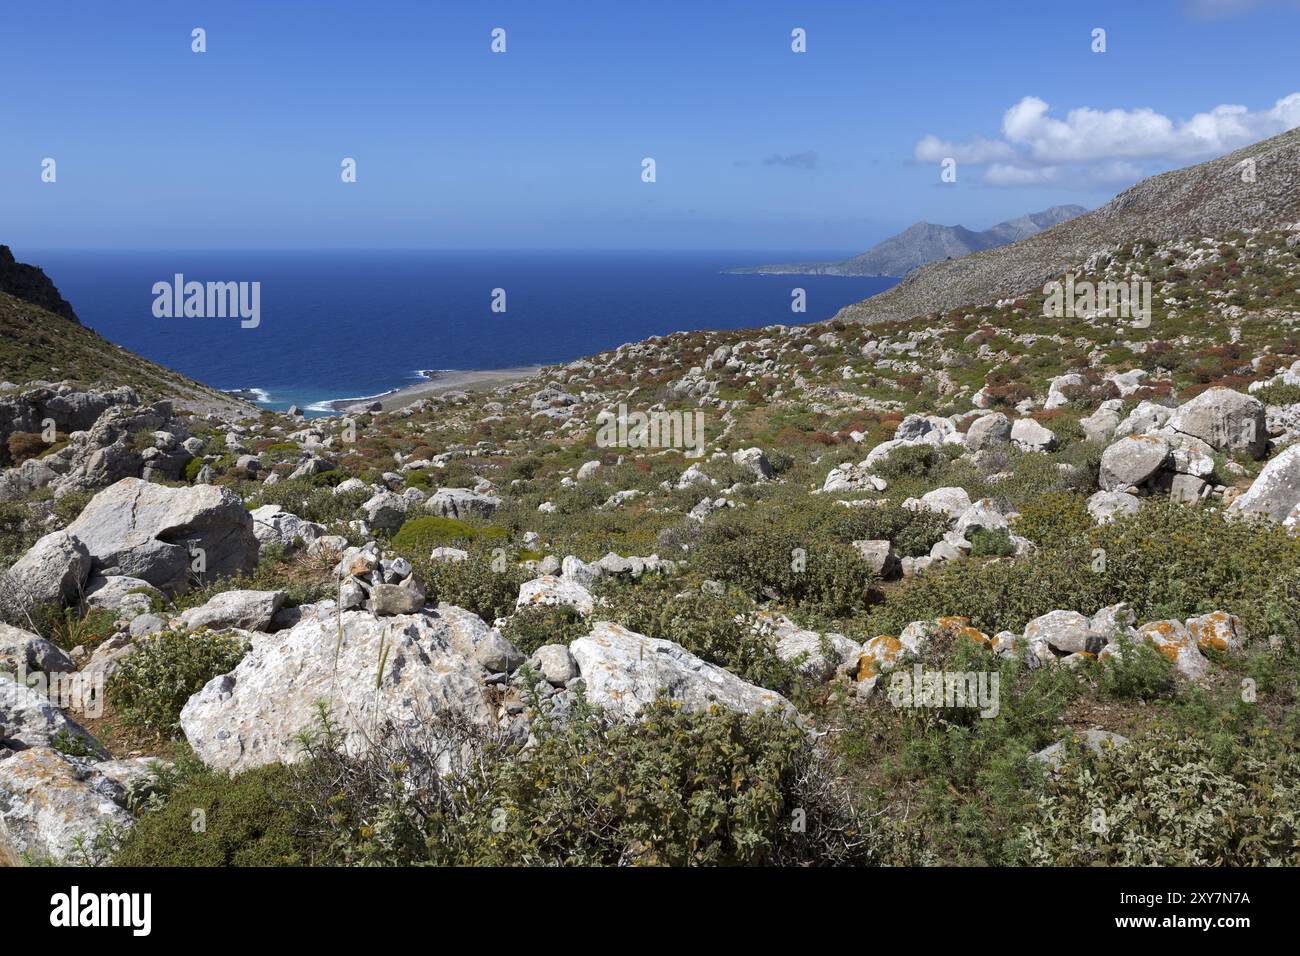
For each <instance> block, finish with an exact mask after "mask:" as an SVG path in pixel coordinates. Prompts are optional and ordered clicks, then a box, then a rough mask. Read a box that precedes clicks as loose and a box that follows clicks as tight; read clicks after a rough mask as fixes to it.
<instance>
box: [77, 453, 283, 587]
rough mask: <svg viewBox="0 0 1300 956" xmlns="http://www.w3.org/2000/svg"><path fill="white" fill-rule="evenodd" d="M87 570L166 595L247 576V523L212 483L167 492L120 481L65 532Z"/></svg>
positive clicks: (251, 550) (253, 561)
mask: <svg viewBox="0 0 1300 956" xmlns="http://www.w3.org/2000/svg"><path fill="white" fill-rule="evenodd" d="M67 531H68V534H69V535H71V536H72V537H74V538H76V539H78V540H79V541H80V542H81V543H82V544H84V545H85V547H86V550H87V551H88V552H89V553H90V557H91V560H92V565H93V570H94V571H96V572H98V573H99V574H102V575H127V576H129V577H136V578H141V579H143V580H145V581H147V582H148V583H149V584H152V585H153V586H154V587H157V588H159V589H160V590H162V591H164V592H166V593H168V594H178V593H182V592H184V591H186V590H188V589H189V585H190V581H191V578H192V577H198V578H201V579H203V580H211V579H212V578H216V577H222V576H226V575H231V574H235V573H238V572H240V571H251V570H252V569H253V568H254V567H256V566H257V554H258V544H257V538H256V537H254V536H253V519H252V516H251V515H249V513H248V511H247V510H246V509H245V508H244V504H243V502H242V501H241V500H240V499H239V497H238V496H236V495H234V494H232V493H231V492H229V491H227V490H225V489H221V488H216V487H214V486H212V485H196V486H194V487H193V488H168V487H165V486H163V485H154V484H150V483H149V482H147V481H141V480H140V479H138V478H125V479H123V480H122V481H119V482H118V483H117V484H115V485H113V486H112V487H110V488H106V489H105V490H104V491H101V492H100V493H99V494H97V495H95V497H94V498H92V499H91V501H90V503H89V504H88V505H86V507H85V510H83V511H82V513H81V515H80V516H79V517H78V518H77V520H76V521H74V522H73V523H72V524H71V525H69V526H68V528H67Z"/></svg>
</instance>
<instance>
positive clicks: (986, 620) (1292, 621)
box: [870, 501, 1300, 637]
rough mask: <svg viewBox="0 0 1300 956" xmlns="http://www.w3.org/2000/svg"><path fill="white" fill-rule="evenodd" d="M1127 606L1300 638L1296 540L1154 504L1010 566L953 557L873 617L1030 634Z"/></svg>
mask: <svg viewBox="0 0 1300 956" xmlns="http://www.w3.org/2000/svg"><path fill="white" fill-rule="evenodd" d="M1121 601H1125V602H1128V603H1129V604H1130V605H1132V607H1133V610H1134V612H1135V613H1136V614H1137V617H1138V620H1139V621H1151V620H1159V619H1163V618H1186V617H1189V616H1192V615H1195V614H1203V613H1206V612H1208V611H1213V610H1224V611H1228V612H1230V613H1232V614H1236V615H1237V616H1238V617H1240V618H1241V620H1242V624H1243V627H1244V628H1245V630H1246V633H1247V635H1248V636H1249V637H1263V636H1266V635H1269V634H1283V635H1289V636H1292V637H1294V636H1296V635H1298V634H1300V540H1297V539H1295V538H1292V537H1291V536H1290V535H1289V534H1288V533H1287V531H1286V529H1285V528H1283V527H1281V526H1280V525H1276V524H1272V523H1270V522H1267V521H1259V520H1246V519H1238V518H1233V519H1229V518H1228V517H1227V516H1225V515H1224V514H1223V513H1222V512H1221V511H1219V510H1217V509H1215V508H1210V507H1194V506H1187V505H1181V504H1175V503H1169V502H1159V501H1148V502H1147V503H1145V504H1144V505H1143V506H1142V509H1141V510H1140V511H1138V512H1137V513H1136V514H1134V515H1130V516H1127V517H1123V518H1119V519H1117V520H1115V521H1112V522H1110V523H1109V524H1105V525H1102V526H1100V527H1097V528H1093V529H1091V530H1090V531H1089V532H1088V534H1087V535H1086V536H1082V537H1079V536H1075V537H1071V538H1069V539H1066V540H1059V539H1058V540H1055V541H1054V542H1052V543H1049V544H1044V545H1043V550H1042V551H1041V552H1040V553H1039V554H1036V555H1033V556H1031V557H1027V558H1020V559H1016V560H1012V561H990V562H970V561H957V562H949V563H947V564H945V565H944V566H942V567H939V568H931V569H930V570H929V571H927V573H926V574H924V575H920V576H918V577H916V578H912V579H909V580H907V581H905V582H903V583H902V585H900V586H899V587H898V588H896V589H895V590H893V591H892V592H891V593H890V594H889V595H888V597H887V600H886V601H885V603H884V604H883V605H881V606H879V607H877V608H875V609H873V611H872V614H871V619H870V621H871V623H870V629H871V630H872V631H873V632H874V633H878V634H897V633H898V631H899V629H900V628H902V627H904V626H906V624H907V623H908V622H909V621H914V620H923V619H927V618H933V617H937V616H939V615H943V614H955V615H963V616H966V617H969V618H970V619H971V623H972V624H974V625H975V626H976V627H978V628H980V629H981V630H984V631H987V632H988V633H993V632H995V631H998V630H1003V629H1006V630H1013V631H1018V630H1022V629H1023V628H1024V626H1025V624H1027V623H1028V622H1029V621H1030V620H1031V619H1032V618H1035V617H1038V616H1039V615H1040V614H1046V613H1047V612H1048V611H1052V610H1056V609H1058V608H1068V609H1070V610H1075V611H1079V612H1081V613H1083V614H1093V613H1095V612H1096V611H1098V610H1100V609H1101V608H1103V607H1106V606H1108V605H1111V604H1116V603H1119V602H1121Z"/></svg>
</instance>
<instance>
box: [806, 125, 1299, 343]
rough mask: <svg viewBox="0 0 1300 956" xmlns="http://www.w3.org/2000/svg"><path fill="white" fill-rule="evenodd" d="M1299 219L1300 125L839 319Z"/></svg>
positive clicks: (968, 297)
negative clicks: (1097, 256) (1136, 244)
mask: <svg viewBox="0 0 1300 956" xmlns="http://www.w3.org/2000/svg"><path fill="white" fill-rule="evenodd" d="M1297 219H1300V129H1294V130H1291V131H1289V132H1286V133H1281V134H1279V135H1278V136H1274V137H1272V138H1270V139H1266V140H1262V141H1260V142H1258V143H1253V144H1251V145H1250V146H1246V147H1243V148H1242V149H1239V150H1236V151H1235V152H1232V153H1229V154H1227V155H1225V156H1221V157H1219V158H1217V159H1212V160H1208V161H1207V162H1204V163H1200V164H1197V165H1194V166H1187V167H1184V168H1182V169H1177V170H1172V171H1170V172H1167V173H1161V174H1159V175H1156V176H1152V177H1150V178H1148V179H1144V180H1142V181H1141V182H1139V183H1137V184H1136V185H1134V186H1131V187H1129V188H1128V189H1126V190H1125V191H1124V192H1122V193H1120V194H1119V195H1118V196H1116V197H1115V198H1114V199H1112V200H1111V201H1110V202H1108V203H1106V204H1105V205H1104V206H1102V207H1100V208H1099V209H1096V210H1093V211H1092V212H1090V213H1086V214H1084V215H1082V216H1079V217H1077V218H1076V219H1072V220H1068V221H1066V222H1063V223H1060V224H1059V225H1056V226H1053V227H1051V228H1049V229H1046V230H1043V231H1042V232H1039V233H1036V234H1034V235H1031V236H1029V237H1027V238H1025V239H1021V240H1019V241H1017V242H1013V243H1010V244H1008V245H1003V246H998V247H996V248H993V249H987V250H982V251H979V252H974V253H971V254H969V255H967V256H964V257H962V258H960V259H953V260H950V261H939V262H931V263H929V264H927V265H924V266H922V267H920V268H919V269H917V270H915V271H914V272H912V273H910V274H909V275H908V276H907V277H905V278H904V279H903V281H902V282H900V283H899V284H898V285H896V286H894V287H893V288H892V289H889V290H887V291H885V292H882V293H880V294H879V295H876V296H872V297H871V298H869V299H865V300H863V301H861V302H857V303H854V304H853V305H849V306H845V307H844V308H843V309H841V310H840V311H839V313H838V314H837V315H836V316H835V320H840V321H844V322H865V323H869V324H874V323H877V322H888V321H898V320H904V319H909V318H912V317H914V316H918V315H926V314H928V313H931V312H936V311H944V310H948V309H954V308H958V307H960V306H966V305H978V304H983V303H985V302H991V301H994V300H996V299H998V298H1002V297H1007V296H1015V295H1019V294H1021V293H1024V292H1027V291H1029V290H1031V289H1033V288H1035V287H1037V286H1041V285H1042V284H1043V283H1044V282H1046V281H1047V280H1049V279H1051V278H1053V277H1054V276H1056V275H1058V274H1060V273H1061V272H1063V271H1064V270H1066V269H1068V268H1070V267H1072V266H1073V265H1074V264H1076V263H1079V262H1083V261H1084V260H1086V259H1087V258H1088V257H1089V256H1091V255H1092V254H1094V253H1096V252H1099V251H1102V250H1105V249H1108V248H1111V249H1113V248H1116V247H1118V246H1119V245H1121V244H1123V243H1125V242H1132V241H1135V240H1141V239H1147V240H1151V241H1155V242H1160V241H1167V240H1175V239H1179V238H1183V237H1186V236H1197V235H1201V236H1222V235H1224V234H1226V233H1229V232H1231V231H1233V230H1237V229H1244V228H1255V227H1261V226H1267V225H1280V224H1283V223H1286V222H1291V221H1295V220H1297ZM832 321H834V320H832Z"/></svg>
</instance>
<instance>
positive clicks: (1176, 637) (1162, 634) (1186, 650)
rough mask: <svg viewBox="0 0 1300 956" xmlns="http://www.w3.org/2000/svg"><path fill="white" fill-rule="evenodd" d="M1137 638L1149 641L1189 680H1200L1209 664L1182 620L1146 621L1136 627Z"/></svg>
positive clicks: (1206, 671) (1207, 670)
mask: <svg viewBox="0 0 1300 956" xmlns="http://www.w3.org/2000/svg"><path fill="white" fill-rule="evenodd" d="M1137 633H1138V638H1139V639H1140V640H1145V641H1150V642H1151V643H1152V644H1153V645H1154V646H1155V649H1156V650H1158V651H1159V652H1160V653H1161V654H1163V655H1165V657H1167V658H1169V660H1171V661H1172V662H1173V664H1174V669H1175V670H1176V671H1178V673H1180V674H1182V675H1183V676H1184V677H1187V678H1189V679H1191V680H1200V679H1201V678H1203V677H1205V675H1206V674H1207V673H1208V672H1209V668H1210V665H1209V663H1208V662H1207V661H1206V660H1205V658H1204V656H1202V654H1201V652H1200V650H1199V649H1198V648H1197V646H1196V641H1195V640H1194V639H1193V638H1192V635H1191V632H1190V631H1188V630H1187V628H1186V627H1185V626H1184V625H1183V622H1182V621H1174V620H1169V621H1148V622H1147V623H1146V624H1143V625H1142V626H1141V627H1139V628H1138V631H1137Z"/></svg>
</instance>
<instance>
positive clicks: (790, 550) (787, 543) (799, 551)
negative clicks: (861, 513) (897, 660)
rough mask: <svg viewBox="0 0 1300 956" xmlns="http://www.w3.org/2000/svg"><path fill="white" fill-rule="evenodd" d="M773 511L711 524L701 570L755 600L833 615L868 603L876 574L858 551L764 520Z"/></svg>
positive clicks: (698, 559)
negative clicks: (776, 601) (788, 603)
mask: <svg viewBox="0 0 1300 956" xmlns="http://www.w3.org/2000/svg"><path fill="white" fill-rule="evenodd" d="M758 510H759V509H754V511H758ZM770 514H771V509H763V513H762V514H756V515H743V516H742V517H739V518H736V517H733V516H732V515H724V516H722V517H721V518H720V519H718V520H716V521H713V522H711V523H709V524H707V525H706V526H705V528H704V531H703V533H702V534H701V536H700V542H699V545H698V546H697V547H696V549H695V551H694V555H693V556H694V559H695V564H696V566H697V567H698V569H699V570H700V572H701V573H703V574H704V575H705V576H707V577H710V578H714V579H716V580H719V581H725V582H727V583H729V584H734V585H736V586H737V587H739V588H740V589H741V590H743V591H744V592H745V593H746V594H748V595H749V596H750V597H752V598H754V599H755V600H769V599H778V598H779V599H782V600H785V601H789V602H791V603H793V604H799V605H806V606H808V607H809V608H810V609H812V610H815V611H817V612H820V613H823V614H827V615H831V616H847V615H850V614H853V613H854V612H856V611H858V610H861V609H862V608H864V607H865V606H866V602H867V597H868V593H869V592H870V590H871V588H872V586H873V584H874V583H875V581H876V577H875V575H874V573H873V572H872V571H871V568H870V567H868V565H867V563H866V562H865V561H864V560H862V556H861V555H860V554H858V552H857V550H856V549H854V548H853V547H852V546H851V545H848V544H845V543H843V542H840V541H836V540H834V539H832V538H831V537H830V536H829V535H827V534H825V533H824V532H820V533H818V532H812V531H807V530H802V529H799V528H796V527H791V526H790V525H788V524H784V525H782V524H775V523H764V522H763V521H762V518H763V517H764V516H766V515H770Z"/></svg>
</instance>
